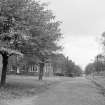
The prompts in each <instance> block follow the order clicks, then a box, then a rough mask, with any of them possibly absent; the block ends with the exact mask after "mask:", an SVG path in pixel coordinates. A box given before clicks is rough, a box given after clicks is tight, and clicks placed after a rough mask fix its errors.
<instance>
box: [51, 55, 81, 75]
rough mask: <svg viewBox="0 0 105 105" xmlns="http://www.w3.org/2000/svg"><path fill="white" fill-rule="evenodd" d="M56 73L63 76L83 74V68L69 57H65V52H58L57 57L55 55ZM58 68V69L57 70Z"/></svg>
mask: <svg viewBox="0 0 105 105" xmlns="http://www.w3.org/2000/svg"><path fill="white" fill-rule="evenodd" d="M53 61H54V67H55V68H58V69H55V71H54V73H55V75H61V76H70V77H73V76H81V74H82V69H81V68H80V67H79V66H78V65H76V64H75V63H74V62H73V61H72V60H69V59H68V57H65V56H64V55H63V54H58V55H56V57H55V58H54V57H53ZM56 70H57V71H56Z"/></svg>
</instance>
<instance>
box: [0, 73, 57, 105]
mask: <svg viewBox="0 0 105 105" xmlns="http://www.w3.org/2000/svg"><path fill="white" fill-rule="evenodd" d="M58 81H59V78H54V77H53V78H44V80H43V81H39V80H38V78H37V77H33V76H17V75H8V76H7V84H6V86H5V87H4V88H1V89H0V103H2V102H4V101H13V99H21V98H23V97H31V96H35V95H37V94H39V93H42V92H44V91H46V90H47V89H49V87H50V86H52V85H54V84H56V83H58ZM0 105H2V104H0Z"/></svg>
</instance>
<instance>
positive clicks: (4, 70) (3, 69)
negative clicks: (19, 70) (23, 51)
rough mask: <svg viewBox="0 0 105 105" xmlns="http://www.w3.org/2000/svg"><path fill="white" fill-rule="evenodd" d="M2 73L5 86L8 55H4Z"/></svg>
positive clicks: (2, 83)
mask: <svg viewBox="0 0 105 105" xmlns="http://www.w3.org/2000/svg"><path fill="white" fill-rule="evenodd" d="M2 59H3V60H2V64H3V67H2V74H1V86H4V85H5V83H6V72H7V65H8V56H7V55H6V54H5V55H2Z"/></svg>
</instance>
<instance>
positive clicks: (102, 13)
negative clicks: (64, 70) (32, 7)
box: [42, 0, 105, 67]
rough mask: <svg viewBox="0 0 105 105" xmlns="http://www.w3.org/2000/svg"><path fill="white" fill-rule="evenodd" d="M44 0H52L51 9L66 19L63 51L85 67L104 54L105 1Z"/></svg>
mask: <svg viewBox="0 0 105 105" xmlns="http://www.w3.org/2000/svg"><path fill="white" fill-rule="evenodd" d="M42 1H48V2H49V3H50V5H49V8H50V9H52V10H53V12H54V14H55V15H56V16H57V19H59V20H61V21H62V22H63V24H62V27H61V28H62V32H63V34H64V39H63V40H62V43H63V46H64V50H63V53H64V54H65V55H66V56H69V58H70V59H72V60H73V61H75V62H76V64H79V65H81V66H82V67H85V65H86V64H88V63H89V62H90V61H91V60H92V59H94V56H96V55H97V54H98V53H100V45H99V42H97V38H99V37H100V36H101V34H102V32H104V31H105V0H42Z"/></svg>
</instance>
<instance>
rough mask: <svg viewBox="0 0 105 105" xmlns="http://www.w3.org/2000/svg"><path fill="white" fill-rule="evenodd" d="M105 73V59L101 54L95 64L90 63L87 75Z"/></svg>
mask: <svg viewBox="0 0 105 105" xmlns="http://www.w3.org/2000/svg"><path fill="white" fill-rule="evenodd" d="M102 71H105V57H104V56H103V55H101V54H99V55H97V56H96V57H95V60H94V62H93V63H89V64H88V65H87V66H86V68H85V74H86V75H89V74H93V73H100V72H102Z"/></svg>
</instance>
